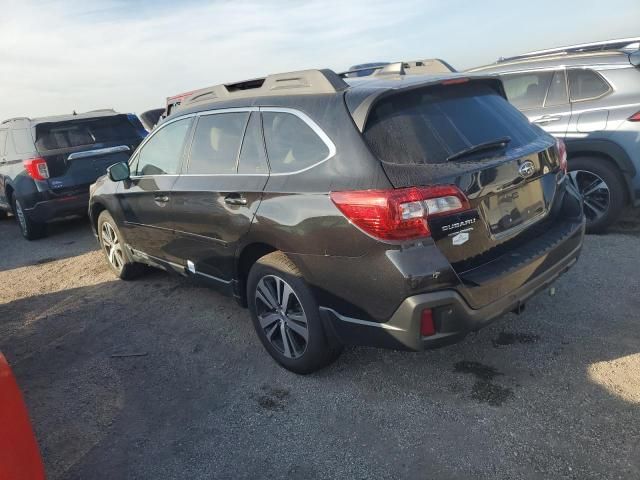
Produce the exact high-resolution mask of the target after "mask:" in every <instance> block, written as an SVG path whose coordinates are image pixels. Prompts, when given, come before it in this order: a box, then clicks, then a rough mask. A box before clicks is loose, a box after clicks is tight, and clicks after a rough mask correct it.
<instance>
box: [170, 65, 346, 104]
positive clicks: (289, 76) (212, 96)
mask: <svg viewBox="0 0 640 480" xmlns="http://www.w3.org/2000/svg"><path fill="white" fill-rule="evenodd" d="M348 87H349V85H347V84H346V83H345V81H344V80H342V78H340V77H339V76H338V75H337V74H336V73H335V72H333V71H332V70H301V71H298V72H288V73H277V74H274V75H268V76H267V77H264V78H255V79H252V80H244V81H242V82H236V83H227V84H221V85H214V86H212V87H207V88H201V89H199V90H195V91H193V92H191V94H190V95H188V96H187V97H186V98H185V99H184V100H183V101H182V102H181V103H180V105H179V106H177V107H176V108H185V107H187V106H189V105H193V104H194V103H200V102H210V101H221V100H231V99H234V98H242V97H258V96H260V97H262V96H274V95H286V94H292V93H293V94H314V93H315V94H320V93H337V92H340V91H342V90H345V89H346V88H348Z"/></svg>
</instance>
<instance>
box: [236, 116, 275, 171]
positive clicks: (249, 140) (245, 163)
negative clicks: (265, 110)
mask: <svg viewBox="0 0 640 480" xmlns="http://www.w3.org/2000/svg"><path fill="white" fill-rule="evenodd" d="M268 172H269V168H268V167H267V157H266V155H265V152H264V141H263V138H262V125H261V124H260V114H259V113H258V112H253V113H252V114H251V118H250V119H249V124H248V125H247V131H246V133H245V134H244V141H243V142H242V150H241V151H240V161H239V164H238V173H244V174H260V173H268Z"/></svg>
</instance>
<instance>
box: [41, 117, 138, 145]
mask: <svg viewBox="0 0 640 480" xmlns="http://www.w3.org/2000/svg"><path fill="white" fill-rule="evenodd" d="M137 137H140V133H139V132H138V130H136V128H135V126H134V125H133V124H132V123H131V122H130V121H129V119H128V118H127V116H126V115H114V116H111V117H101V118H90V119H82V120H69V121H65V122H47V123H41V124H39V125H37V126H36V147H37V148H38V151H39V152H45V151H48V150H58V149H61V148H74V147H83V146H89V145H94V144H96V143H114V142H123V143H125V144H126V140H130V139H132V138H137Z"/></svg>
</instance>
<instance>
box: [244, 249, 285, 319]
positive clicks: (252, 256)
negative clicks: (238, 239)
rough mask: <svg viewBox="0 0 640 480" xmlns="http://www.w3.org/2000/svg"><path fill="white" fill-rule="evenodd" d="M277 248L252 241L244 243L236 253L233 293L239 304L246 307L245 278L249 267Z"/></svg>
mask: <svg viewBox="0 0 640 480" xmlns="http://www.w3.org/2000/svg"><path fill="white" fill-rule="evenodd" d="M277 251H278V249H277V248H275V247H274V246H273V245H269V244H268V243H263V242H254V243H250V244H248V245H245V246H244V247H243V248H242V251H241V252H240V254H239V255H238V258H237V261H236V275H235V278H236V287H235V290H236V291H235V295H236V297H237V298H238V301H239V302H240V305H242V306H243V307H247V291H246V290H247V278H248V276H249V271H250V270H251V267H252V266H253V265H254V264H255V263H256V262H257V261H258V260H259V259H260V258H262V257H264V256H265V255H268V254H270V253H272V252H277Z"/></svg>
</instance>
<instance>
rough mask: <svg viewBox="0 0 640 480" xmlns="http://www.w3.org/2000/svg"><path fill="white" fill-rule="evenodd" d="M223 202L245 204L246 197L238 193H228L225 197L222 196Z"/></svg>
mask: <svg viewBox="0 0 640 480" xmlns="http://www.w3.org/2000/svg"><path fill="white" fill-rule="evenodd" d="M224 203H226V204H227V205H246V204H247V199H246V198H244V197H243V196H242V194H240V193H230V194H229V195H227V196H226V197H224Z"/></svg>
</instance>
